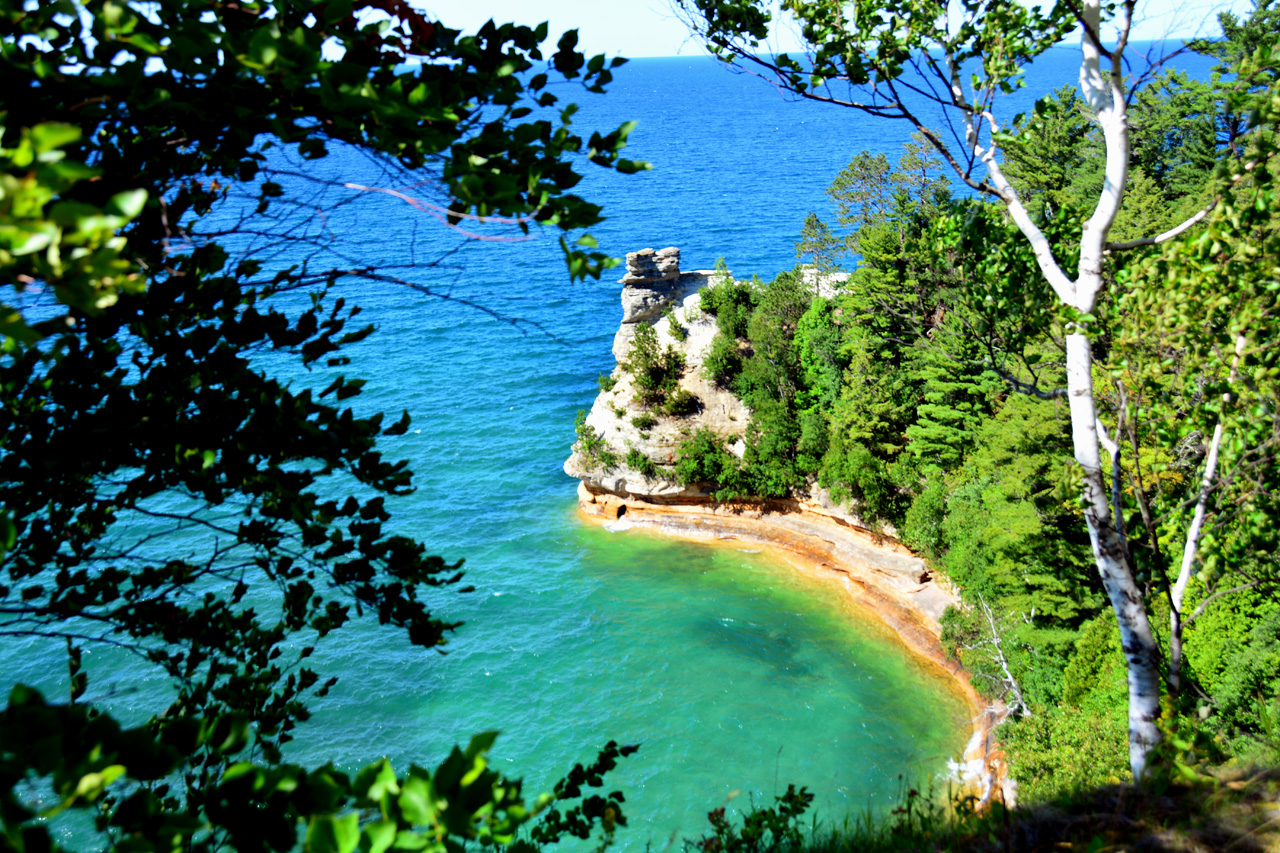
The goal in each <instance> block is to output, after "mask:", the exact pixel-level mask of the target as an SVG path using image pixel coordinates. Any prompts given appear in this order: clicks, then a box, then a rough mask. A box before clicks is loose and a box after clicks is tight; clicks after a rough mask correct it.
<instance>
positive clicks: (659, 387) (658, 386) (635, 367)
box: [623, 323, 684, 406]
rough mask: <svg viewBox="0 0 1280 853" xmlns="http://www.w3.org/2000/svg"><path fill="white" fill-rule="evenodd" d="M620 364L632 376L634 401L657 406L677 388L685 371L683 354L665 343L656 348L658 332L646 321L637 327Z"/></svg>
mask: <svg viewBox="0 0 1280 853" xmlns="http://www.w3.org/2000/svg"><path fill="white" fill-rule="evenodd" d="M623 367H624V368H625V369H626V371H627V372H628V373H630V374H631V375H632V377H633V378H634V379H635V384H636V396H635V399H636V401H637V402H639V403H641V404H643V405H645V406H658V405H661V404H662V403H663V401H665V400H666V399H667V396H668V395H669V394H671V393H673V392H674V391H675V389H676V383H677V382H679V381H680V375H681V374H682V373H684V354H683V353H680V352H677V351H676V349H675V348H674V347H671V346H668V347H667V348H666V349H665V350H664V349H660V348H659V347H658V333H657V332H655V331H654V330H653V326H652V325H650V324H649V323H640V324H638V325H637V326H636V336H635V339H634V340H633V341H632V343H631V355H630V357H629V358H628V359H627V362H626V364H625V365H623Z"/></svg>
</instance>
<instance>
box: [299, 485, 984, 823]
mask: <svg viewBox="0 0 1280 853" xmlns="http://www.w3.org/2000/svg"><path fill="white" fill-rule="evenodd" d="M566 491H567V490H566ZM542 508H543V509H544V510H545V513H544V514H541V515H539V516H535V517H531V518H529V519H528V526H527V527H525V529H524V530H523V534H522V535H515V536H511V537H508V538H507V539H506V541H503V542H500V543H492V544H491V545H490V546H489V547H485V548H482V549H481V553H480V555H479V556H478V557H476V558H474V559H472V560H471V561H470V563H471V564H472V570H471V575H470V577H471V579H472V580H474V581H476V583H477V586H478V587H479V589H478V590H477V592H476V593H473V594H472V595H471V596H462V597H458V598H457V599H456V602H455V606H454V608H452V612H455V613H456V612H457V606H456V605H457V604H463V603H465V604H466V605H467V607H468V609H469V613H468V614H466V615H467V617H468V618H467V624H466V625H464V626H463V627H462V628H461V629H460V630H459V631H458V636H457V637H456V638H455V640H454V642H452V643H451V648H452V652H451V654H450V655H448V656H447V657H444V658H435V657H434V656H424V655H422V654H421V653H420V652H419V653H415V651H414V650H412V649H409V648H408V647H407V646H405V647H403V648H397V647H395V645H394V644H392V645H391V646H390V647H389V646H388V643H387V636H386V634H385V632H370V633H369V634H368V635H367V636H363V635H356V637H355V643H354V644H353V643H352V642H351V641H350V638H349V639H348V640H347V641H344V643H343V646H342V647H341V648H340V649H335V648H327V649H322V650H321V651H320V652H318V653H317V657H318V658H319V657H322V656H326V655H332V656H333V658H332V659H331V660H322V661H318V663H320V664H323V665H324V666H325V668H326V669H330V668H333V669H340V671H344V672H345V673H347V674H345V675H344V677H343V681H342V682H340V683H339V685H338V687H337V688H335V691H334V693H333V694H331V695H330V697H328V698H327V699H325V700H322V702H320V703H317V705H316V708H317V714H316V718H315V719H314V720H312V721H311V723H309V724H308V725H307V726H305V727H303V730H302V733H301V736H300V738H299V741H298V742H297V744H296V747H297V749H296V751H295V752H296V754H295V755H294V756H293V757H295V758H299V759H301V760H304V761H306V760H308V759H310V760H315V761H319V760H324V759H325V758H328V757H331V756H333V755H340V756H344V757H346V756H349V757H350V760H351V764H350V767H349V769H354V768H355V767H356V766H358V765H359V764H360V763H361V762H362V761H364V760H367V759H369V758H371V757H373V756H375V755H380V754H387V755H390V756H391V757H392V759H393V760H394V761H395V762H396V763H397V765H401V766H407V764H408V763H409V762H411V761H413V760H415V759H416V760H420V761H424V763H425V761H426V760H427V757H430V758H431V759H436V758H438V757H439V756H441V755H442V754H443V751H444V750H445V749H447V748H448V747H449V746H450V745H451V744H452V743H454V742H456V741H462V742H465V740H466V738H467V737H469V736H470V735H471V734H474V733H476V732H479V731H482V730H486V729H498V730H500V731H501V732H502V735H501V737H500V738H499V739H498V743H497V746H496V749H495V753H494V755H495V758H496V761H497V765H498V766H499V767H501V768H503V769H504V770H507V771H508V772H512V773H515V774H518V775H523V776H524V778H525V781H526V793H529V794H537V793H539V792H542V791H547V790H550V788H551V786H552V785H553V784H554V782H555V780H556V778H558V776H559V774H561V773H562V772H564V771H565V770H567V769H568V767H569V766H570V765H571V764H572V763H573V762H575V761H584V760H587V759H589V758H592V757H594V753H595V750H596V749H597V748H598V747H599V746H601V745H603V744H604V743H605V742H606V741H607V740H610V739H614V740H617V741H619V742H621V743H639V744H640V745H641V749H640V751H639V752H638V753H637V754H636V755H634V756H632V757H630V758H628V759H626V760H625V761H623V762H622V763H621V764H620V765H619V767H618V769H617V770H616V771H615V772H614V773H613V774H612V775H611V776H610V777H609V779H608V783H609V784H608V786H607V788H606V790H612V789H614V788H617V789H620V790H622V791H623V792H624V794H625V795H626V797H627V809H628V812H627V813H628V816H629V819H630V825H629V826H628V827H627V828H626V829H624V830H622V831H621V832H620V833H619V835H618V839H617V842H618V844H620V845H622V846H623V847H624V848H627V849H640V847H641V846H643V845H646V844H654V845H664V844H665V843H666V841H667V839H668V838H670V837H672V836H673V835H680V836H685V837H693V836H696V835H697V834H698V833H700V832H701V831H703V830H704V829H705V826H706V812H707V811H709V810H710V809H712V808H715V807H717V806H720V805H723V804H724V803H725V802H726V800H728V799H729V797H730V795H731V794H732V793H733V792H735V791H736V792H738V796H737V797H736V799H734V800H733V802H732V804H731V808H738V809H742V808H746V807H748V805H749V804H750V803H751V802H754V803H757V804H762V805H767V804H771V803H772V798H773V796H775V795H776V794H781V793H782V792H783V791H785V789H786V786H787V784H789V783H795V784H797V785H806V786H808V787H809V788H810V790H811V791H813V792H814V793H815V795H816V799H815V804H814V809H815V812H816V813H817V814H818V816H819V818H821V819H823V820H824V821H828V822H830V821H836V822H839V821H840V820H841V819H843V817H844V816H845V815H847V814H849V813H851V812H854V813H863V812H865V811H867V810H871V811H873V812H876V813H883V812H884V811H885V810H887V809H888V808H889V807H891V806H892V805H893V804H894V803H895V802H896V801H897V798H898V796H899V794H900V790H899V788H900V785H901V784H903V783H905V784H909V785H918V784H921V783H924V782H927V781H928V780H929V779H930V778H933V777H936V776H938V775H939V774H943V773H945V772H946V769H947V762H948V760H949V759H951V758H954V757H957V756H958V755H959V753H960V752H961V751H962V750H963V749H964V745H965V741H966V739H967V738H968V737H969V734H970V711H969V708H968V706H967V704H966V703H965V702H964V700H963V698H962V697H960V696H959V695H958V694H957V693H955V692H954V690H952V689H951V686H950V685H949V683H948V681H947V679H946V678H944V677H943V676H942V675H941V674H940V673H939V672H937V671H932V670H930V669H929V668H926V667H923V666H921V664H920V662H919V661H918V660H917V659H915V658H914V657H913V656H912V655H911V654H910V653H909V652H908V651H907V649H906V648H905V647H904V646H903V645H902V644H901V643H900V642H899V641H898V640H897V639H896V637H894V636H893V635H892V634H891V632H889V631H888V630H887V629H886V628H885V627H884V625H883V624H881V622H880V620H879V619H878V618H877V617H876V616H875V614H873V613H871V612H869V611H867V610H865V609H863V608H860V607H857V606H856V605H855V604H854V603H853V602H852V601H851V600H850V599H849V596H848V594H847V592H846V591H845V590H844V589H843V588H841V586H840V584H839V583H837V582H834V581H832V580H830V579H823V578H817V577H813V576H808V575H805V574H802V573H800V572H797V571H796V569H795V568H794V567H792V566H790V565H787V564H785V563H784V562H782V561H781V560H779V559H777V557H776V556H773V555H771V554H769V553H762V552H761V551H760V549H758V548H755V547H745V546H744V547H737V546H735V545H733V544H732V543H730V544H727V545H715V544H702V543H694V542H687V541H681V540H674V539H671V538H668V537H665V536H662V535H659V534H656V533H653V532H649V531H646V530H641V529H633V530H623V531H616V532H611V531H610V530H607V529H605V528H603V527H601V526H599V525H596V524H593V523H590V522H587V521H584V520H582V519H581V518H579V516H578V514H577V511H576V507H575V506H574V503H573V501H572V500H566V499H565V498H564V497H563V496H560V497H557V498H555V499H554V500H549V501H548V502H547V503H546V504H545V505H544V506H543V507H542ZM366 660H377V661H379V664H378V665H376V666H368V665H364V666H362V665H361V664H360V663H359V662H360V661H366ZM899 777H902V781H900V779H899Z"/></svg>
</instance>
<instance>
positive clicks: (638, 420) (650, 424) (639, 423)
mask: <svg viewBox="0 0 1280 853" xmlns="http://www.w3.org/2000/svg"><path fill="white" fill-rule="evenodd" d="M631 425H632V426H634V427H635V428H636V429H639V430H651V429H653V428H654V427H656V426H657V425H658V419H657V418H655V417H654V416H653V415H651V414H649V413H648V412H641V413H640V414H638V415H636V416H635V417H634V418H632V419H631Z"/></svg>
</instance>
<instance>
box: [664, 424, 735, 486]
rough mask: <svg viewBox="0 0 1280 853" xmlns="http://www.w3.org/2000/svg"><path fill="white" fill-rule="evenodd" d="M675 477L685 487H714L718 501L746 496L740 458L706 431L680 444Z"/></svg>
mask: <svg viewBox="0 0 1280 853" xmlns="http://www.w3.org/2000/svg"><path fill="white" fill-rule="evenodd" d="M675 475H676V481H677V482H679V483H680V485H682V486H691V485H693V484H695V483H708V484H710V485H712V486H713V487H714V488H715V490H716V500H722V501H723V500H731V499H733V498H735V497H738V496H739V495H740V494H742V483H741V480H742V472H741V469H740V467H739V465H738V458H737V457H736V456H734V455H733V454H732V453H730V452H729V451H728V450H727V449H726V448H725V446H724V439H723V438H721V437H720V436H718V435H716V434H715V433H714V432H712V431H711V430H709V429H707V428H706V427H702V428H700V429H698V431H697V432H695V433H694V434H693V435H692V436H690V437H689V438H688V439H686V440H685V441H683V442H681V443H680V447H679V448H678V449H677V450H676V464H675Z"/></svg>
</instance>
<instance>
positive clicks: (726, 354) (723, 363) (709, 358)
mask: <svg viewBox="0 0 1280 853" xmlns="http://www.w3.org/2000/svg"><path fill="white" fill-rule="evenodd" d="M742 365H743V358H742V347H741V345H740V344H739V343H738V339H737V338H733V337H730V336H728V335H726V334H724V332H721V331H717V332H716V336H715V337H714V338H712V339H711V346H710V347H708V348H707V353H706V355H705V356H703V359H702V372H703V375H705V376H706V378H707V379H710V380H711V381H712V382H715V383H716V384H717V385H719V386H720V387H722V388H729V387H732V385H733V383H734V380H736V379H737V378H738V376H739V375H741V373H742Z"/></svg>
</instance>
